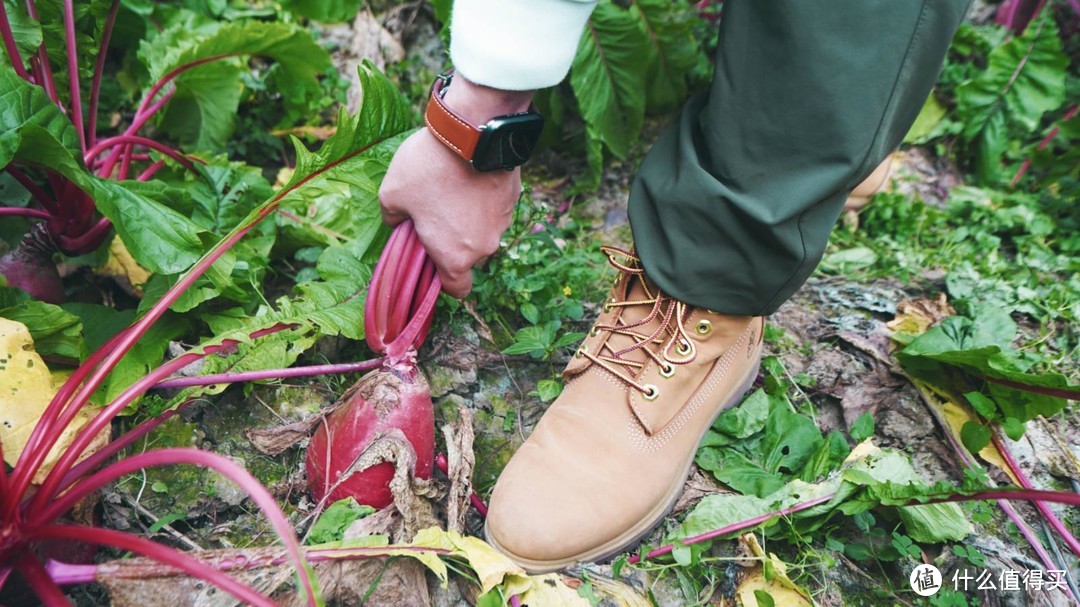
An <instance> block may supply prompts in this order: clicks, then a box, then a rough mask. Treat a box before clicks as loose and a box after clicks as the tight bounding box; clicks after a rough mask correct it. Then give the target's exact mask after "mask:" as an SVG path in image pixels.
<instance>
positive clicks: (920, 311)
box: [888, 293, 956, 335]
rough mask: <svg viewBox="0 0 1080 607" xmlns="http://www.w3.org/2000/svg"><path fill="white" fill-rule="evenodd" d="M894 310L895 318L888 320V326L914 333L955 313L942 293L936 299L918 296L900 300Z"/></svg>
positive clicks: (895, 330) (896, 330)
mask: <svg viewBox="0 0 1080 607" xmlns="http://www.w3.org/2000/svg"><path fill="white" fill-rule="evenodd" d="M896 311H897V315H896V318H894V319H893V320H891V321H889V323H888V327H889V328H890V329H892V330H893V331H894V332H897V333H901V332H902V333H911V334H914V335H920V334H922V333H925V332H926V330H927V329H929V328H930V327H932V326H934V325H936V324H938V323H939V322H941V321H942V320H944V319H946V318H948V317H950V316H953V315H954V314H956V310H954V309H953V307H952V306H951V305H949V302H948V301H947V300H946V298H945V294H944V293H942V294H940V295H938V298H937V299H936V300H930V299H926V298H923V297H920V298H919V299H909V300H906V301H902V302H900V304H899V305H897V306H896Z"/></svg>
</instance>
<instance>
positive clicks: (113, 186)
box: [73, 175, 204, 274]
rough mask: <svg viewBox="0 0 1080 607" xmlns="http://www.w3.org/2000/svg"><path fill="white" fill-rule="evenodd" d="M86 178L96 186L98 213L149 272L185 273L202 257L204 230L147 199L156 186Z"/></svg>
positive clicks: (92, 195) (94, 191)
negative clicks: (109, 223) (104, 217)
mask: <svg viewBox="0 0 1080 607" xmlns="http://www.w3.org/2000/svg"><path fill="white" fill-rule="evenodd" d="M86 178H89V179H91V180H92V181H91V183H93V184H94V187H93V189H92V190H91V193H90V195H91V197H92V198H93V199H94V202H95V203H96V205H97V209H98V211H100V212H101V214H102V215H104V216H106V217H108V218H109V220H110V221H112V223H113V226H114V227H115V228H116V233H117V234H118V235H119V236H120V238H121V239H122V240H123V241H124V244H126V245H127V247H128V250H129V251H131V255H132V257H134V258H135V260H136V261H138V262H139V264H140V265H142V266H143V267H145V268H146V269H148V270H151V271H153V272H159V273H163V274H173V273H176V272H182V271H184V270H186V269H188V268H189V267H191V266H192V264H194V263H195V261H196V260H197V259H198V258H199V256H200V255H201V254H202V252H203V250H204V246H203V241H202V238H201V237H200V233H201V232H202V230H200V229H199V227H198V226H197V225H195V224H194V223H193V222H192V221H191V220H190V219H188V218H187V217H184V216H183V215H181V214H180V213H177V212H176V211H174V210H172V209H170V208H169V207H167V206H165V205H163V204H160V203H158V202H155V201H153V200H152V199H150V198H149V197H147V196H145V195H143V193H149V192H151V191H153V190H152V188H153V187H154V185H153V184H152V183H148V184H146V185H136V184H137V182H122V183H117V182H112V181H106V180H103V179H97V178H90V177H89V175H87V176H86ZM84 180H85V178H84ZM73 181H74V179H73ZM76 183H78V182H76ZM80 185H81V184H80ZM136 190H138V191H140V192H141V193H137V191H136Z"/></svg>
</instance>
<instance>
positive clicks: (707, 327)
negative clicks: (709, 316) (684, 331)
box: [694, 319, 712, 336]
mask: <svg viewBox="0 0 1080 607" xmlns="http://www.w3.org/2000/svg"><path fill="white" fill-rule="evenodd" d="M694 330H695V331H697V334H698V335H703V336H704V335H708V334H709V333H712V323H711V322H709V321H707V320H704V319H702V320H699V321H698V323H697V326H696V327H694Z"/></svg>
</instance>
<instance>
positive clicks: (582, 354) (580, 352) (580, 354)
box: [574, 344, 589, 358]
mask: <svg viewBox="0 0 1080 607" xmlns="http://www.w3.org/2000/svg"><path fill="white" fill-rule="evenodd" d="M588 351H589V347H588V346H586V345H585V344H582V345H581V347H580V348H578V350H577V352H574V356H576V357H578V358H584V357H585V353H586V352H588Z"/></svg>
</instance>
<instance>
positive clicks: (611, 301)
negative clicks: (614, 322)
mask: <svg viewBox="0 0 1080 607" xmlns="http://www.w3.org/2000/svg"><path fill="white" fill-rule="evenodd" d="M614 303H619V300H617V299H615V298H614V297H612V298H611V299H609V300H607V301H606V302H605V303H604V312H610V311H611V304H614Z"/></svg>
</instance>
